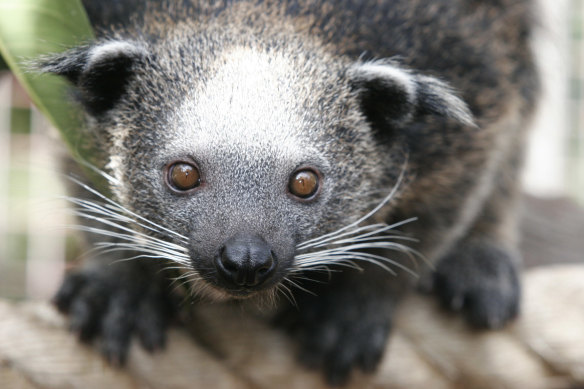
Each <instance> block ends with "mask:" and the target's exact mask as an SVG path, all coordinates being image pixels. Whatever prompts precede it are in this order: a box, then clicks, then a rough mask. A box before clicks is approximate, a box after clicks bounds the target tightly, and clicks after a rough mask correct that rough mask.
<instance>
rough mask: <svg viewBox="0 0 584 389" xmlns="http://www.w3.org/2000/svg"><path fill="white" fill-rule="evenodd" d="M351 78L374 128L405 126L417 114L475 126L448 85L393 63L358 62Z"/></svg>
mask: <svg viewBox="0 0 584 389" xmlns="http://www.w3.org/2000/svg"><path fill="white" fill-rule="evenodd" d="M348 76H349V78H350V80H351V82H352V84H353V86H355V87H356V88H357V90H358V91H359V94H360V98H361V107H362V109H363V111H364V113H365V115H366V116H367V118H368V119H369V120H370V121H371V122H372V123H373V125H381V126H387V124H390V125H403V124H406V123H408V122H409V121H410V120H412V119H413V118H414V117H415V116H416V115H438V116H443V117H447V118H452V119H454V120H457V121H459V122H461V123H463V124H465V125H468V126H476V125H475V123H474V118H473V115H472V113H471V112H470V110H469V109H468V107H467V105H466V103H465V102H464V101H463V100H462V99H460V98H459V97H458V96H457V95H456V94H455V92H454V91H453V89H452V88H451V87H450V86H449V85H448V84H446V83H444V82H442V81H440V80H438V79H436V78H434V77H428V76H423V75H419V74H415V73H412V72H410V71H408V70H405V69H403V68H400V67H399V66H397V65H395V64H394V63H391V62H366V63H358V64H355V65H353V66H351V67H350V68H349V71H348Z"/></svg>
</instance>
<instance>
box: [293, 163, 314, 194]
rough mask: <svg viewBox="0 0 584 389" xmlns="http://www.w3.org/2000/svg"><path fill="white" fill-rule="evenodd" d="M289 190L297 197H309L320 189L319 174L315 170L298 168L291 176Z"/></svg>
mask: <svg viewBox="0 0 584 389" xmlns="http://www.w3.org/2000/svg"><path fill="white" fill-rule="evenodd" d="M288 190H289V191H290V193H292V194H293V195H294V196H296V197H300V198H301V199H307V198H309V197H311V196H313V195H314V194H315V193H316V192H317V191H318V175H317V174H316V172H314V171H313V170H309V169H304V170H298V171H296V172H294V173H293V174H292V176H290V182H289V183H288Z"/></svg>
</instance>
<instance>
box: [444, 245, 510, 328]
mask: <svg viewBox="0 0 584 389" xmlns="http://www.w3.org/2000/svg"><path fill="white" fill-rule="evenodd" d="M517 262H518V260H517V258H516V257H515V256H514V254H513V253H512V252H511V251H510V250H508V249H505V248H503V247H501V246H499V245H497V244H496V243H494V242H490V241H471V242H464V243H462V244H461V245H460V246H459V247H457V248H456V249H455V250H454V251H453V252H451V253H450V254H448V255H447V256H446V257H444V258H443V259H442V260H441V261H440V262H439V263H438V266H437V269H436V272H435V274H434V288H435V291H436V293H437V295H438V298H439V299H440V301H441V302H442V304H443V305H444V306H445V307H447V308H449V309H451V310H454V311H461V312H462V313H463V314H464V316H465V318H466V320H467V321H468V322H469V324H471V325H472V326H473V327H476V328H499V327H502V326H503V325H505V324H506V323H507V322H509V321H510V320H511V319H513V318H515V317H516V316H517V313H518V311H519V301H520V294H521V293H520V284H519V278H518V275H517V269H516V265H515V264H516V263H517Z"/></svg>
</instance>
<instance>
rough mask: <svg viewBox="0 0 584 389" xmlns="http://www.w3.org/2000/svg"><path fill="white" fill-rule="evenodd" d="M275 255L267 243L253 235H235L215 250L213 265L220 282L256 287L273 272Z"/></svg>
mask: <svg viewBox="0 0 584 389" xmlns="http://www.w3.org/2000/svg"><path fill="white" fill-rule="evenodd" d="M276 262H277V261H276V256H275V254H274V252H273V251H272V250H271V249H270V248H269V246H268V245H267V243H266V242H265V241H264V240H263V239H261V238H258V237H255V236H251V237H249V236H247V237H246V236H243V237H239V236H238V237H235V238H232V239H230V240H228V241H227V242H226V243H225V245H224V246H223V247H221V249H220V250H219V251H218V252H217V256H216V257H215V267H216V269H217V275H218V277H219V278H220V280H221V282H226V283H227V284H228V285H229V284H231V285H233V286H235V285H237V286H240V287H241V286H244V287H256V286H258V285H261V284H263V283H265V282H266V281H267V280H269V279H270V277H271V276H272V275H273V274H275V269H276V267H277V266H276Z"/></svg>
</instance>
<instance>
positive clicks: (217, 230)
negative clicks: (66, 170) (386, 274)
mask: <svg viewBox="0 0 584 389" xmlns="http://www.w3.org/2000/svg"><path fill="white" fill-rule="evenodd" d="M42 70H43V71H45V72H50V73H55V74H58V75H62V76H65V77H66V78H68V79H69V80H70V81H71V82H72V83H73V84H74V86H75V87H76V91H77V96H78V99H79V102H80V103H81V105H82V106H83V108H84V109H85V112H86V114H87V123H88V126H89V128H90V130H91V131H93V132H94V133H95V134H96V136H97V138H98V139H100V140H101V142H102V143H103V144H102V145H101V146H102V147H103V148H104V149H105V150H106V151H107V154H108V157H109V160H108V161H107V170H108V174H109V175H110V182H111V185H112V187H111V190H112V193H114V196H115V200H116V202H117V205H116V206H117V207H119V208H118V210H119V212H120V213H124V214H125V215H126V216H125V217H126V219H124V220H125V221H126V222H128V220H133V223H132V226H133V228H134V229H135V230H136V232H135V235H136V236H137V237H136V238H133V239H134V240H133V241H132V244H131V245H129V246H124V247H127V248H131V249H134V250H138V251H142V252H144V253H146V254H152V253H154V254H152V255H156V256H160V257H164V258H170V259H172V260H174V261H175V262H179V263H180V264H181V266H183V267H184V268H185V269H187V273H186V274H188V275H190V276H192V277H191V278H192V281H193V285H195V287H196V288H197V290H199V291H210V292H211V293H210V294H212V295H215V296H232V297H246V296H250V295H254V294H258V293H260V292H263V291H268V290H270V291H271V290H274V289H275V288H277V286H278V285H279V284H280V283H281V282H282V280H284V279H286V277H288V276H289V275H290V274H291V273H293V272H295V271H297V270H298V269H301V270H304V269H307V268H311V267H322V266H323V265H325V264H327V263H339V264H343V263H345V264H346V263H347V262H348V261H350V260H354V259H363V260H368V261H374V262H378V263H379V264H380V265H382V266H385V264H384V262H383V260H381V259H379V258H376V257H375V256H372V255H371V254H368V253H366V252H363V251H362V250H361V247H362V246H360V245H355V244H353V246H358V247H357V248H355V249H347V245H346V244H345V245H342V244H340V243H338V241H339V240H341V241H342V239H341V238H342V237H351V238H352V239H353V240H352V242H353V243H354V242H357V241H358V239H360V238H366V237H369V238H371V237H373V238H375V236H379V235H380V234H381V233H382V232H384V231H387V229H388V226H387V225H385V224H383V223H381V224H380V223H377V224H373V226H370V227H362V226H361V225H358V224H357V223H360V222H363V221H364V220H362V219H363V216H364V215H366V214H367V211H368V210H371V209H372V208H374V207H375V206H376V205H377V204H380V205H383V206H384V207H385V208H387V207H391V206H392V204H391V203H390V204H387V201H382V200H384V199H385V200H387V199H388V198H387V197H386V196H387V194H388V193H390V191H391V190H392V189H395V187H396V185H397V184H398V180H399V177H400V174H401V173H402V172H403V166H404V161H405V159H406V156H407V150H406V149H405V148H404V146H403V144H400V143H399V142H387V141H380V137H379V135H380V133H381V134H382V135H383V134H386V135H387V133H390V132H399V131H401V130H402V129H404V128H406V127H407V126H408V123H410V122H411V121H412V120H415V118H416V117H419V116H420V115H438V116H444V117H449V118H452V119H454V120H458V121H460V122H462V123H464V124H469V125H472V116H471V114H470V113H469V110H468V109H467V107H466V105H465V104H464V102H462V100H460V99H459V98H458V97H457V96H456V95H455V94H454V93H453V92H452V90H451V89H450V88H449V87H448V85H447V84H445V83H444V82H442V81H440V80H438V79H436V78H432V77H429V76H425V75H422V74H418V73H416V72H415V71H412V70H408V69H405V68H403V67H401V66H400V65H399V64H398V63H396V62H394V61H391V60H380V61H374V62H362V61H354V60H351V59H349V58H345V57H339V56H335V55H334V54H333V53H332V52H331V51H330V50H328V49H327V47H326V46H325V45H322V44H321V43H320V42H318V41H317V40H314V39H312V38H310V37H308V36H305V35H302V34H299V33H286V34H283V33H281V31H279V30H278V29H276V32H274V33H272V34H267V33H266V34H265V35H264V36H263V37H262V38H261V39H260V38H258V36H257V34H255V33H252V32H247V33H246V31H237V34H229V33H227V32H225V31H224V30H222V29H220V28H218V27H217V28H215V29H213V28H211V27H209V26H207V28H205V29H203V28H201V27H193V26H190V25H188V23H187V24H185V25H179V26H175V28H174V29H173V30H172V31H171V32H169V33H168V34H159V37H158V38H157V39H136V38H128V37H124V36H121V35H120V36H116V37H114V38H111V39H109V40H102V41H97V42H95V43H93V44H90V45H87V46H83V47H79V48H75V49H72V50H70V51H67V52H65V53H63V54H59V55H56V56H53V57H52V58H50V59H49V60H47V61H45V62H44V64H43V66H42ZM382 138H383V137H382ZM378 208H380V207H378ZM122 222H123V220H122V218H121V217H120V219H119V223H122ZM363 234H368V235H363ZM126 239H128V238H126ZM349 240H350V239H349ZM365 241H366V242H374V243H376V244H382V243H383V241H382V239H381V238H380V239H379V240H375V239H366V240H365ZM334 244H340V250H339V251H334V249H333V251H330V250H331V245H333V246H334ZM353 246H351V247H353ZM375 247H383V245H382V246H375ZM396 247H397V246H396ZM326 250H329V251H326Z"/></svg>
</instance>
